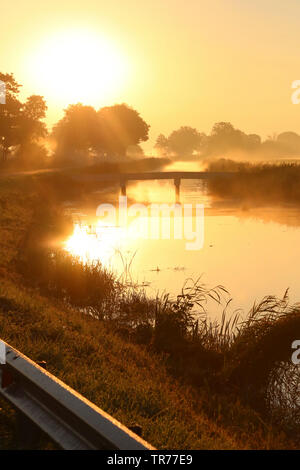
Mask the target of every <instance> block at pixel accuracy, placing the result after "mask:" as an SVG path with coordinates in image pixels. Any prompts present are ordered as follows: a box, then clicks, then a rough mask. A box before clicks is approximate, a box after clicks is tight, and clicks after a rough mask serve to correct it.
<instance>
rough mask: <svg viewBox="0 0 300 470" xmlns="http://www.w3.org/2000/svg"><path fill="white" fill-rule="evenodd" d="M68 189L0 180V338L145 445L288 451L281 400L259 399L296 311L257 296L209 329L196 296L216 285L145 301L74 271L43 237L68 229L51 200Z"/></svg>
mask: <svg viewBox="0 0 300 470" xmlns="http://www.w3.org/2000/svg"><path fill="white" fill-rule="evenodd" d="M80 187H81V186H80V184H79V183H75V182H73V181H72V180H69V179H68V177H67V176H63V175H61V174H59V175H56V174H49V175H48V174H44V175H36V176H19V177H17V178H10V179H4V178H2V179H1V188H0V207H1V212H0V337H1V338H3V339H4V340H6V341H7V342H8V343H10V344H11V345H13V346H14V347H16V348H17V349H20V350H21V351H22V352H23V353H24V354H26V355H28V356H29V357H30V358H32V359H33V360H35V361H41V360H44V361H46V362H47V368H48V370H49V371H50V372H52V373H54V374H55V375H57V376H58V377H59V378H60V379H62V380H63V381H65V382H66V383H67V384H68V385H70V386H72V387H73V388H75V389H76V390H78V391H79V392H80V393H82V394H83V395H84V396H86V397H87V398H88V399H90V400H91V401H93V402H94V403H96V404H97V405H98V406H100V407H101V408H103V409H104V410H105V411H107V412H108V413H110V414H112V415H113V416H115V417H116V418H117V419H119V420H120V421H121V422H123V423H124V424H125V425H127V426H131V425H134V424H136V423H137V424H139V425H140V426H142V428H143V437H144V438H145V439H147V440H148V441H149V442H151V443H152V444H153V445H154V446H156V447H159V448H168V449H170V448H173V449H174V448H178V449H179V448H184V449H192V448H193V449H245V448H251V449H253V448H264V449H270V448H277V449H278V448H296V447H297V445H298V438H299V436H298V435H297V434H295V432H294V427H293V423H294V422H293V419H288V420H286V419H285V420H283V419H282V413H283V411H284V406H285V402H284V403H281V406H280V407H279V406H278V403H279V401H278V400H277V401H276V403H275V405H276V406H274V403H273V406H272V412H271V413H270V404H271V402H270V399H268V398H269V397H270V396H271V397H273V396H274V395H273V394H271V395H270V393H271V390H273V389H274V387H275V388H276V387H277V388H276V391H277V395H278V397H279V398H280V397H281V395H280V387H278V370H280V368H282V367H283V366H284V364H289V362H288V359H289V358H288V355H289V354H290V352H291V343H292V341H293V340H294V339H295V338H294V333H295V331H297V330H296V328H298V325H299V322H300V313H299V308H298V307H297V306H295V307H291V308H289V306H288V303H287V297H285V298H284V299H283V301H281V302H280V301H278V300H276V299H272V298H267V299H265V300H264V301H263V302H262V303H261V304H259V305H258V306H257V307H255V308H254V309H253V311H252V312H251V314H250V316H249V317H248V320H247V321H246V322H242V323H241V322H240V321H239V319H238V318H235V319H233V320H232V321H229V320H228V321H227V320H226V316H225V315H224V317H223V319H222V321H221V322H220V324H219V325H218V324H215V323H211V322H210V321H209V320H208V316H207V312H206V310H205V309H206V299H207V298H208V297H212V298H214V299H215V301H216V302H218V301H219V300H220V296H221V294H222V292H223V288H222V286H218V287H216V288H215V289H212V290H206V289H205V288H204V287H203V286H201V285H199V283H195V284H187V285H186V286H185V288H184V290H183V292H182V294H181V295H180V296H179V297H178V298H177V299H176V300H174V301H172V300H171V299H169V298H168V297H167V296H166V297H164V298H159V299H149V298H147V297H146V295H145V293H144V292H143V291H141V290H137V289H135V288H128V287H127V288H125V287H124V286H123V285H122V284H121V283H120V282H118V281H117V280H116V279H115V278H114V277H113V276H112V275H111V273H109V272H107V271H105V270H104V269H103V267H102V266H101V265H99V264H97V265H94V266H83V265H82V264H81V263H79V262H78V261H77V260H76V259H73V258H71V257H70V256H68V255H66V254H65V253H63V252H62V251H61V250H60V249H59V248H57V247H56V245H55V243H53V242H54V241H55V240H57V239H58V238H59V237H61V236H66V235H67V234H68V233H69V232H70V229H71V225H70V221H68V220H67V218H66V217H65V216H64V214H63V213H62V212H61V209H60V203H61V202H62V201H63V200H65V199H68V198H70V197H71V196H72V195H73V194H76V195H77V197H78V195H79V194H80V191H79V190H80ZM50 242H51V245H50ZM276 373H277V376H276ZM276 377H277V379H276ZM272 387H273V388H272ZM281 398H282V397H281ZM1 407H2V408H3V411H2V412H1V413H0V416H1V419H0V435H4V436H5V439H3V441H1V442H2V444H1V445H2V446H3V447H6V448H13V447H14V445H15V441H14V433H13V431H12V421H13V413H12V411H11V410H10V409H9V408H8V407H7V406H6V405H3V406H2V403H1ZM273 411H276V413H275V414H274V413H273ZM285 415H286V414H285ZM291 431H293V432H291Z"/></svg>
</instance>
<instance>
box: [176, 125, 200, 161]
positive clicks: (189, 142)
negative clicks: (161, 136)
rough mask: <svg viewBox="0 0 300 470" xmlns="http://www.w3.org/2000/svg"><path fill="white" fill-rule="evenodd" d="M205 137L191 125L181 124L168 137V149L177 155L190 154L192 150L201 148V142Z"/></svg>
mask: <svg viewBox="0 0 300 470" xmlns="http://www.w3.org/2000/svg"><path fill="white" fill-rule="evenodd" d="M204 138H205V135H204V134H201V133H200V132H198V131H197V129H194V128H192V127H188V126H183V127H180V129H177V130H176V131H173V132H172V134H170V136H169V137H168V149H169V150H170V151H171V152H172V153H174V154H175V155H177V156H181V155H182V156H187V155H192V154H193V153H194V151H197V150H200V149H201V144H202V143H203V139H204Z"/></svg>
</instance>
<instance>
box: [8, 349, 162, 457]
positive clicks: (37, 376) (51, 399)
mask: <svg viewBox="0 0 300 470" xmlns="http://www.w3.org/2000/svg"><path fill="white" fill-rule="evenodd" d="M0 363H1V365H0V397H1V396H2V397H3V398H4V399H6V400H7V401H8V402H9V403H10V404H11V405H12V406H13V407H14V408H15V409H16V411H17V417H18V418H17V431H18V441H19V442H18V447H19V448H30V447H31V446H33V445H34V444H35V443H36V442H37V440H38V438H39V434H40V431H43V432H44V433H45V434H46V435H47V436H48V437H49V438H50V439H52V440H53V441H54V442H55V443H56V444H57V445H58V446H59V447H61V448H62V449H67V450H75V449H76V450H91V449H95V450H96V449H101V450H151V449H153V447H152V446H151V445H150V444H148V443H147V442H146V441H144V440H143V439H141V438H140V437H139V436H137V435H136V434H134V433H133V432H132V431H130V430H129V429H128V428H126V427H125V426H123V425H122V424H121V423H119V422H118V421H117V420H115V419H114V418H112V417H111V416H110V415H108V414H107V413H105V412H104V411H103V410H101V409H100V408H98V407H97V406H96V405H94V404H93V403H91V402H90V401H88V400H87V399H85V398H84V397H83V396H82V395H80V394H79V393H77V392H76V391H75V390H73V389H71V388H70V387H68V386H67V385H66V384H64V383H63V382H62V381H60V380H59V379H57V378H56V377H55V376H53V375H52V374H50V373H49V372H48V371H46V370H45V369H44V368H43V367H41V366H39V365H38V364H36V363H34V362H33V361H31V360H30V359H29V358H27V357H26V356H24V355H23V354H22V353H20V352H19V351H17V350H16V349H14V348H12V347H11V346H9V345H8V344H7V343H5V342H4V341H0Z"/></svg>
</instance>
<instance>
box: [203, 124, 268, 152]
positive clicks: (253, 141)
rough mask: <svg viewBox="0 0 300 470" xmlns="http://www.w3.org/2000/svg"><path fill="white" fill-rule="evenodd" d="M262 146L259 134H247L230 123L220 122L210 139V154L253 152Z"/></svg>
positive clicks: (214, 128) (214, 127)
mask: <svg viewBox="0 0 300 470" xmlns="http://www.w3.org/2000/svg"><path fill="white" fill-rule="evenodd" d="M260 145H261V138H260V136H259V135H257V134H249V135H247V134H245V133H244V132H242V131H241V130H239V129H236V128H235V127H233V125H232V124H231V123H230V122H218V123H216V124H215V125H214V126H213V128H212V132H211V135H210V136H209V139H208V153H209V154H226V153H227V152H229V151H232V150H236V149H239V150H244V151H252V150H256V149H258V148H259V147H260Z"/></svg>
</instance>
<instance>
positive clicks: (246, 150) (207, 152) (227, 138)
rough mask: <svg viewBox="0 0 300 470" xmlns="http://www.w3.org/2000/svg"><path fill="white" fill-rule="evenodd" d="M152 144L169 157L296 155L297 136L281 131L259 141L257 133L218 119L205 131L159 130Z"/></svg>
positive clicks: (299, 151) (186, 128)
mask: <svg viewBox="0 0 300 470" xmlns="http://www.w3.org/2000/svg"><path fill="white" fill-rule="evenodd" d="M155 148H156V149H157V152H158V153H159V154H160V155H164V156H169V157H173V158H182V157H191V156H193V155H194V156H195V155H196V156H201V157H211V156H228V155H234V154H238V155H240V156H251V155H257V156H261V157H265V158H269V157H280V156H290V157H292V156H296V155H300V136H299V135H298V134H297V133H296V132H282V133H281V134H278V135H273V136H269V137H268V138H267V139H266V140H265V141H262V139H261V137H260V136H259V135H258V134H246V133H245V132H242V131H241V130H239V129H236V128H235V127H234V126H233V125H232V124H231V123H230V122H218V123H216V124H214V126H213V128H212V131H211V133H210V134H209V135H206V134H205V133H203V132H199V131H198V130H197V129H194V128H192V127H189V126H183V127H180V128H179V129H177V130H175V131H173V132H172V133H171V134H170V135H169V136H168V137H166V136H165V135H163V134H160V135H159V136H158V138H157V140H156V143H155Z"/></svg>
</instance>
